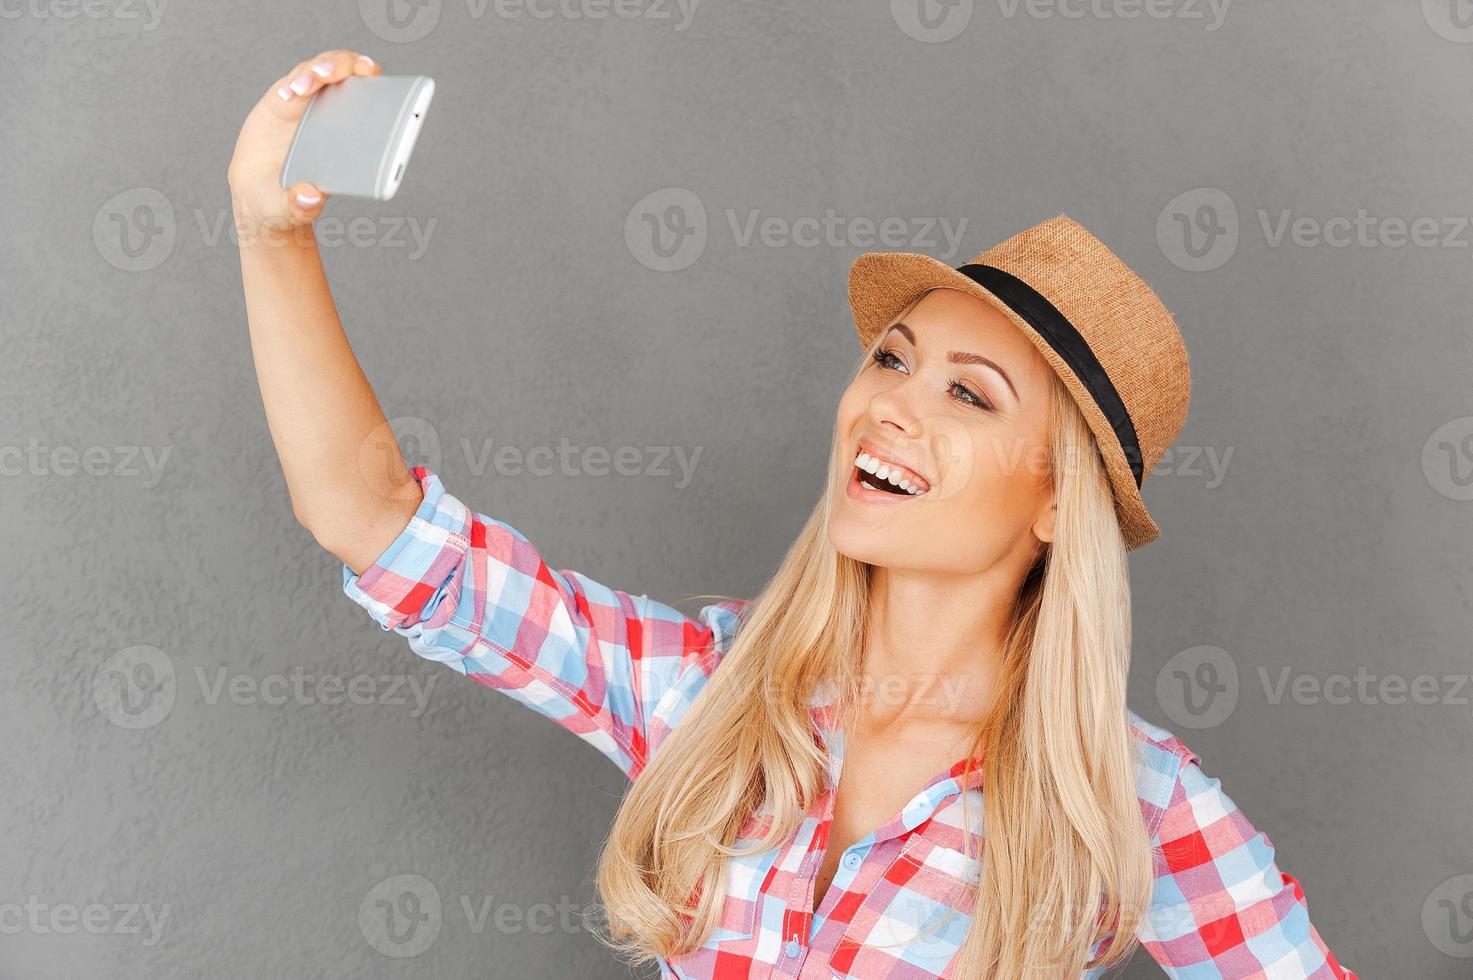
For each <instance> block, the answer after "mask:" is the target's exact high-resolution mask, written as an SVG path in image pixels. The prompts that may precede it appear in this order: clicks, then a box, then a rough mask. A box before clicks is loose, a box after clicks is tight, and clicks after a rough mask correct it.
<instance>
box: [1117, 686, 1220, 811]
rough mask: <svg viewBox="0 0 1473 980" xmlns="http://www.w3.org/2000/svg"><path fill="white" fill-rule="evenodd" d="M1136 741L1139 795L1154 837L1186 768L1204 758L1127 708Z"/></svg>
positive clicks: (1175, 737) (1165, 730)
mask: <svg viewBox="0 0 1473 980" xmlns="http://www.w3.org/2000/svg"><path fill="white" fill-rule="evenodd" d="M1126 714H1127V717H1128V719H1129V722H1130V732H1131V734H1132V735H1133V736H1135V741H1136V795H1137V796H1139V797H1140V801H1141V812H1142V813H1143V814H1144V815H1145V817H1146V826H1147V828H1148V829H1149V830H1150V832H1151V834H1152V835H1153V836H1154V835H1155V833H1156V831H1157V830H1158V829H1159V827H1160V825H1161V818H1162V817H1163V816H1164V815H1165V813H1166V810H1167V808H1168V807H1169V806H1170V805H1171V801H1172V797H1173V796H1175V794H1176V787H1177V785H1178V783H1179V781H1180V779H1181V775H1182V771H1183V770H1184V769H1185V768H1186V767H1187V766H1191V765H1196V764H1197V763H1199V762H1201V761H1202V759H1201V757H1200V756H1199V755H1197V753H1196V752H1194V751H1193V750H1192V749H1191V748H1190V747H1188V746H1187V744H1186V743H1185V742H1183V741H1182V740H1181V739H1180V738H1179V737H1177V735H1176V734H1175V733H1173V732H1171V731H1169V730H1167V729H1165V728H1162V727H1161V726H1160V725H1157V724H1154V723H1152V722H1149V721H1147V720H1146V719H1144V718H1142V717H1141V716H1140V715H1138V714H1136V713H1135V712H1134V711H1131V710H1130V709H1129V708H1127V709H1126Z"/></svg>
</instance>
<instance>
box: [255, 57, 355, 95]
mask: <svg viewBox="0 0 1473 980" xmlns="http://www.w3.org/2000/svg"><path fill="white" fill-rule="evenodd" d="M356 60H357V55H356V53H355V52H352V51H348V50H345V49H343V48H337V49H334V50H331V51H323V52H322V53H321V54H319V55H317V56H316V57H315V58H308V59H307V60H306V61H303V62H301V63H300V64H298V65H297V66H296V67H294V68H293V69H292V70H291V71H290V72H288V73H287V74H285V75H283V76H282V77H281V78H279V79H278V80H277V81H276V84H275V85H273V86H272V89H271V90H272V92H273V93H275V96H276V98H277V99H278V100H279V101H280V102H281V103H282V104H287V105H289V104H291V103H293V102H296V101H301V100H306V99H308V98H311V96H312V95H313V93H315V92H316V91H317V90H318V89H320V88H322V87H323V86H326V85H332V84H333V83H335V82H340V81H342V80H343V79H345V78H347V77H348V76H350V75H352V74H354V71H355V68H354V65H355V62H356Z"/></svg>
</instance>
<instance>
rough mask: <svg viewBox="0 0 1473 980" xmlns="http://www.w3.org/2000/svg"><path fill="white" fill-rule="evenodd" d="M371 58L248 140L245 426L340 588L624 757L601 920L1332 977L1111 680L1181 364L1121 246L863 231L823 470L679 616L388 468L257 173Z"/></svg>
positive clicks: (396, 457) (893, 956) (341, 68)
mask: <svg viewBox="0 0 1473 980" xmlns="http://www.w3.org/2000/svg"><path fill="white" fill-rule="evenodd" d="M378 71H379V68H378V67H377V66H376V65H375V64H374V63H373V62H371V61H369V60H367V59H365V58H363V57H361V56H356V55H354V54H353V53H351V52H347V51H328V52H325V53H323V54H322V55H320V56H318V57H316V58H313V59H310V60H309V61H305V62H303V63H302V64H300V65H298V66H296V67H295V68H293V69H292V70H291V71H290V72H288V73H287V74H286V75H284V76H282V78H280V79H279V80H278V81H277V82H275V83H274V84H273V85H272V86H271V87H270V88H269V89H268V90H267V92H266V93H265V95H263V96H262V97H261V100H260V101H259V103H258V104H257V105H256V106H255V108H254V109H253V110H252V111H251V113H250V115H249V117H248V118H247V119H246V121H245V124H244V126H243V128H242V130H241V133H240V137H239V140H238V142H237V144H236V147H235V155H234V158H233V159H232V161H231V164H230V170H229V180H230V186H231V191H232V199H233V201H234V206H235V218H236V223H237V228H238V230H239V231H240V241H241V249H240V252H241V267H242V278H243V281H244V287H245V294H246V305H247V311H248V314H249V319H250V332H251V345H252V352H253V355H254V358H255V364H256V371H257V374H258V376H259V379H260V385H261V394H262V398H263V400H264V403H265V407H266V414H267V419H268V422H269V424H270V428H271V434H272V438H273V439H274V441H275V444H276V447H277V450H278V452H279V454H280V456H281V462H282V469H283V471H284V473H285V476H286V481H287V485H288V488H289V489H290V493H291V500H292V506H293V511H294V513H295V515H296V516H297V518H298V520H299V521H300V522H301V523H302V524H303V525H304V526H305V527H306V528H307V529H309V530H310V531H311V533H312V534H313V535H314V537H315V538H316V540H317V541H318V542H319V543H320V544H321V545H322V546H323V547H325V548H326V549H328V550H329V551H331V552H332V553H333V554H335V555H337V556H338V557H339V558H340V559H341V560H342V562H343V563H344V567H343V587H344V590H345V592H346V593H347V594H348V595H349V596H350V597H351V598H352V599H354V600H355V601H356V602H358V603H359V604H361V605H362V606H363V607H364V609H366V610H367V611H368V612H369V614H370V615H371V616H372V617H373V618H374V619H375V620H376V621H377V622H378V623H379V624H380V625H381V626H382V627H383V628H384V629H385V630H388V629H393V630H395V631H397V632H398V633H400V634H401V635H403V636H405V637H406V638H407V640H408V644H409V646H410V647H411V649H412V650H413V651H414V652H416V653H418V654H419V655H421V656H423V657H427V658H429V659H432V660H436V661H440V662H442V663H444V664H446V665H448V666H450V667H452V668H453V669H455V670H456V671H459V672H460V673H463V674H465V675H466V676H467V677H469V678H471V679H472V680H475V681H478V682H480V683H481V684H484V685H486V686H487V687H491V688H495V689H497V690H499V691H503V692H505V693H506V694H507V695H509V696H511V697H513V698H515V699H517V700H518V701H521V702H522V703H524V704H526V705H528V706H529V707H531V708H532V709H534V710H535V711H538V712H540V713H542V714H544V715H546V716H547V717H549V718H551V719H553V720H554V721H555V722H557V723H558V724H560V725H562V726H563V727H565V728H567V729H568V730H570V731H572V732H574V733H576V734H577V735H579V736H580V737H581V738H583V739H584V740H586V741H587V742H589V743H590V744H591V745H593V746H594V747H595V748H597V749H598V750H599V751H601V752H602V753H604V754H605V755H606V756H607V757H608V758H610V759H611V760H612V761H613V762H614V763H616V764H617V765H618V766H619V767H620V768H621V769H622V770H623V771H624V772H625V773H626V774H627V775H628V776H629V777H630V779H631V785H630V788H629V791H628V795H627V796H626V798H625V800H624V801H623V804H622V806H621V807H620V809H619V812H618V816H617V818H616V820H615V823H614V826H613V828H612V831H611V833H610V836H609V839H608V841H607V843H606V845H605V847H604V850H603V853H602V856H601V860H600V864H599V869H598V885H599V892H600V895H601V898H602V902H603V906H604V910H605V912H606V914H607V918H608V922H607V926H608V935H607V936H606V937H604V938H605V939H606V941H608V942H610V943H611V944H613V945H615V946H616V947H617V948H619V949H620V950H622V951H624V952H625V953H627V954H629V956H630V957H631V959H635V960H642V961H658V962H659V963H660V965H661V969H662V971H663V973H664V975H666V976H673V977H684V978H737V977H798V978H817V977H822V978H825V980H827V978H831V977H856V978H880V977H903V978H910V980H916V978H927V977H965V978H981V977H1018V976H1024V975H1027V976H1049V977H1080V976H1087V977H1096V976H1099V975H1100V974H1101V973H1103V971H1104V970H1105V968H1106V967H1107V966H1110V965H1113V964H1117V963H1120V962H1123V961H1124V958H1125V957H1127V956H1128V954H1129V953H1130V952H1131V951H1132V950H1133V948H1134V947H1135V945H1137V944H1141V945H1144V947H1145V948H1146V949H1147V950H1148V951H1149V953H1150V954H1151V955H1152V956H1153V957H1154V958H1155V959H1156V960H1157V961H1158V962H1159V963H1160V964H1161V965H1162V966H1163V967H1164V968H1165V970H1166V972H1167V973H1168V974H1169V975H1171V976H1176V977H1190V978H1194V980H1196V978H1206V977H1265V978H1267V977H1274V978H1291V977H1292V978H1298V977H1315V978H1331V977H1338V978H1353V977H1354V976H1355V974H1354V973H1352V972H1351V971H1350V970H1348V969H1346V968H1345V967H1342V966H1340V965H1339V964H1338V963H1337V962H1336V960H1335V957H1334V956H1333V955H1332V954H1331V953H1330V951H1329V949H1328V948H1327V947H1326V945H1325V943H1324V942H1323V940H1322V939H1321V937H1320V935H1319V933H1318V932H1317V930H1316V929H1315V928H1314V926H1313V925H1311V923H1310V921H1309V916H1308V909H1307V904H1306V900H1305V897H1304V893H1303V891H1302V890H1301V888H1300V886H1299V883H1298V882H1297V881H1296V880H1295V879H1294V878H1293V877H1292V876H1290V875H1289V874H1287V873H1285V872H1283V871H1281V870H1280V869H1279V867H1278V866H1277V864H1276V862H1275V852H1274V847H1273V845H1272V843H1271V842H1270V841H1269V838H1268V837H1267V836H1266V835H1265V834H1263V833H1260V832H1257V831H1255V830H1254V828H1253V827H1252V826H1251V824H1250V823H1249V822H1248V820H1247V819H1246V818H1245V817H1244V815H1243V814H1242V812H1241V811H1239V810H1238V808H1237V807H1236V806H1235V805H1234V804H1233V802H1232V800H1231V799H1230V798H1229V797H1228V796H1227V795H1225V794H1224V793H1223V792H1222V790H1221V788H1220V786H1219V782H1218V780H1217V779H1215V778H1211V777H1208V776H1207V775H1206V774H1205V773H1204V772H1203V770H1202V769H1201V768H1200V766H1199V765H1198V763H1199V762H1200V761H1201V760H1200V758H1199V757H1198V756H1197V755H1196V754H1195V753H1193V752H1192V751H1191V750H1190V749H1188V748H1187V747H1186V746H1185V745H1184V744H1183V743H1182V742H1181V741H1180V740H1179V739H1178V738H1176V737H1175V736H1174V735H1172V734H1171V733H1170V732H1168V731H1166V730H1164V729H1162V728H1160V727H1157V726H1155V725H1153V724H1150V723H1149V722H1147V721H1145V720H1144V719H1142V718H1141V717H1139V716H1138V715H1136V714H1135V713H1134V712H1133V711H1131V710H1130V709H1129V708H1128V707H1127V706H1126V700H1125V698H1126V677H1127V672H1128V667H1129V661H1130V615H1129V610H1130V602H1129V586H1128V580H1127V570H1128V564H1127V561H1126V556H1127V552H1128V551H1129V550H1130V549H1133V548H1136V547H1139V546H1141V545H1142V544H1145V543H1148V542H1149V541H1151V540H1153V539H1154V538H1155V537H1156V536H1157V535H1158V533H1159V530H1158V528H1157V526H1156V524H1155V523H1154V522H1153V521H1152V519H1151V518H1150V516H1149V515H1148V514H1147V513H1146V510H1145V506H1144V503H1143V501H1142V499H1141V497H1140V493H1139V490H1140V485H1141V483H1142V482H1143V480H1144V477H1145V475H1146V474H1147V473H1149V472H1150V470H1151V468H1152V467H1153V466H1154V465H1155V463H1156V462H1157V461H1158V460H1159V458H1160V456H1161V454H1162V453H1163V452H1164V451H1165V449H1166V447H1167V446H1168V445H1169V444H1170V443H1171V442H1172V440H1174V439H1175V437H1176V434H1177V432H1178V431H1179V430H1180V428H1181V426H1182V424H1183V422H1184V421H1185V418H1186V412H1187V402H1188V397H1189V392H1190V378H1189V374H1188V362H1187V356H1186V351H1185V348H1184V347H1183V345H1182V342H1181V336H1180V334H1179V332H1178V331H1177V328H1176V325H1175V323H1174V322H1173V321H1172V318H1171V316H1170V314H1169V313H1168V312H1167V310H1166V309H1165V308H1164V307H1163V306H1162V305H1161V303H1160V301H1159V299H1157V297H1156V296H1155V295H1154V294H1153V293H1152V292H1151V291H1150V289H1149V288H1148V287H1147V286H1146V285H1145V284H1144V283H1143V282H1141V280H1140V279H1139V278H1138V277H1137V276H1136V275H1135V274H1134V273H1133V272H1132V271H1131V270H1130V269H1129V268H1127V267H1126V266H1125V265H1124V263H1122V262H1121V261H1120V260H1119V259H1118V258H1117V257H1116V256H1115V255H1114V254H1113V253H1111V252H1110V250H1109V249H1108V248H1106V247H1105V246H1104V245H1103V244H1102V243H1101V242H1099V241H1098V240H1097V239H1095V238H1094V237H1093V236H1091V235H1090V234H1089V233H1088V232H1087V231H1085V230H1084V229H1083V228H1082V227H1080V226H1079V225H1078V224H1076V223H1074V222H1073V221H1070V220H1069V219H1068V218H1067V217H1065V216H1062V215H1060V216H1058V217H1056V218H1052V219H1050V220H1048V221H1046V222H1043V223H1041V224H1039V225H1037V226H1035V227H1034V228H1030V229H1028V230H1026V231H1024V232H1020V233H1019V234H1017V235H1015V236H1013V237H1012V238H1009V239H1008V240H1007V241H1005V242H1002V243H1001V244H999V245H997V246H995V247H994V248H992V249H989V250H987V251H986V252H983V253H982V254H981V255H979V256H978V257H977V259H976V260H974V261H973V262H972V263H969V264H968V265H966V266H963V267H962V268H961V269H950V268H948V267H946V266H944V265H942V264H941V263H938V262H935V261H934V260H932V259H929V258H927V257H925V256H920V255H914V254H904V253H896V254H886V253H871V254H868V255H865V256H862V257H861V258H860V259H859V260H858V261H857V262H856V263H855V265H854V267H853V269H852V271H851V275H850V297H851V300H852V303H853V309H854V315H855V322H856V325H857V327H858V330H859V336H860V340H861V342H862V348H863V357H862V359H861V360H860V362H859V365H858V369H857V370H856V372H855V374H854V377H853V381H852V382H851V383H850V385H849V387H848V389H847V390H846V391H845V393H844V395H843V397H842V399H841V400H840V402H839V406H838V412H837V417H836V420H835V428H834V438H833V444H832V447H831V450H830V455H829V464H830V465H829V480H828V485H827V488H826V490H825V492H824V494H823V497H822V499H820V500H819V502H818V504H817V506H816V507H815V508H814V510H813V513H812V515H811V517H810V518H809V520H808V522H807V524H806V526H805V527H804V528H803V530H802V533H801V534H800V536H799V538H798V540H797V542H796V543H794V545H793V546H792V548H791V549H790V551H789V552H788V554H787V556H786V558H785V559H784V560H783V562H782V565H781V566H780V567H779V568H778V570H777V572H776V574H775V575H774V576H773V577H772V579H771V581H770V582H769V583H768V584H767V586H766V587H765V588H764V589H763V590H762V592H761V594H760V595H759V596H757V597H756V598H755V599H753V600H751V601H749V602H744V601H741V600H723V601H717V602H713V603H711V604H709V605H706V606H705V607H704V608H703V609H701V610H700V612H699V613H698V614H697V615H696V616H694V617H688V616H686V615H683V614H682V613H680V612H678V611H677V610H675V609H674V608H672V607H670V606H667V605H664V604H661V603H659V602H655V601H653V600H651V599H649V598H648V597H646V596H643V595H630V594H628V593H625V592H620V591H617V590H614V589H611V588H609V587H607V586H604V585H602V584H600V583H598V582H596V581H593V580H592V579H590V578H588V577H587V576H585V575H583V574H581V573H578V572H575V571H572V570H569V569H554V568H552V567H550V566H549V565H548V564H547V563H546V562H545V561H544V559H543V558H542V556H541V555H540V554H539V553H538V551H537V550H536V549H535V548H534V547H533V545H532V544H531V543H530V542H529V541H528V540H527V539H526V538H525V537H523V536H522V535H521V534H520V533H519V532H518V531H516V530H515V529H514V528H512V527H511V526H509V525H507V524H505V523H503V522H501V521H498V520H496V519H494V518H491V517H487V516H485V515H483V514H480V513H477V512H475V511H473V510H471V509H470V508H469V507H467V506H466V505H465V504H463V503H462V502H461V501H460V500H458V499H457V498H456V497H454V496H452V495H451V494H450V493H449V492H447V491H446V489H445V487H444V486H443V485H442V484H441V482H440V480H439V478H438V477H437V476H436V475H435V474H434V473H431V472H429V471H427V470H425V469H424V468H422V467H416V468H415V469H414V470H413V471H412V472H411V471H409V470H408V469H407V467H406V466H405V463H404V461H403V458H402V457H401V455H400V452H399V448H398V446H397V444H396V443H395V441H394V439H393V435H392V433H391V432H390V431H389V429H388V426H387V423H386V421H385V418H384V415H383V412H382V411H381V410H380V408H379V405H378V403H377V401H376V400H375V398H374V394H373V392H372V390H371V389H370V388H369V385H368V383H367V381H366V380H365V378H364V375H363V373H362V371H361V370H360V369H359V366H358V363H357V361H356V360H355V359H354V356H353V354H352V352H351V350H350V349H349V346H348V342H347V340H346V338H345V337H344V334H343V331H342V328H341V325H340V323H339V321H338V317H337V313H336V310H335V308H334V306H333V302H332V299H331V296H330V295H329V292H328V287H327V283H326V281H325V279H324V276H323V271H322V266H321V263H320V261H319V257H318V254H317V250H316V247H315V244H314V242H313V239H312V236H311V222H312V220H313V219H314V218H315V217H316V216H317V215H318V214H320V212H321V209H322V207H323V204H324V200H323V199H324V195H323V194H321V193H319V192H317V191H316V190H315V189H314V188H312V187H310V186H309V185H298V186H294V187H292V188H289V189H288V190H286V191H284V190H282V189H281V188H280V187H279V186H278V185H277V174H278V172H279V169H280V165H281V160H282V155H283V153H284V151H285V149H286V147H287V144H288V142H289V141H290V139H291V135H292V132H293V129H294V125H295V122H296V120H297V119H298V117H299V116H300V114H301V111H302V107H303V105H304V103H305V101H306V100H307V98H309V97H310V96H311V94H312V93H313V92H315V91H316V90H317V89H319V88H321V87H322V86H324V85H331V84H335V83H337V82H339V81H341V80H342V79H344V78H346V77H348V76H349V75H352V74H360V75H362V74H374V73H377V72H378ZM384 474H387V476H384ZM984 845H985V846H984ZM984 854H985V860H984V859H983V858H984Z"/></svg>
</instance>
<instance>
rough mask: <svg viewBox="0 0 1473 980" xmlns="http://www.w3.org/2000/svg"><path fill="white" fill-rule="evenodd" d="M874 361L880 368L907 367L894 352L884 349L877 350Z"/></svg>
mask: <svg viewBox="0 0 1473 980" xmlns="http://www.w3.org/2000/svg"><path fill="white" fill-rule="evenodd" d="M873 359H874V362H875V363H876V364H878V365H879V366H880V367H905V363H904V362H903V361H901V360H900V356H899V355H898V354H896V353H895V352H894V351H893V350H889V349H887V348H883V347H882V348H880V349H878V350H876V351H875V353H874V357H873Z"/></svg>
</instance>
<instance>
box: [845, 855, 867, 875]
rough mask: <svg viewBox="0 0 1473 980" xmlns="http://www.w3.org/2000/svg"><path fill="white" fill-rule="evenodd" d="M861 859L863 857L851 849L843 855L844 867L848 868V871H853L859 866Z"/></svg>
mask: <svg viewBox="0 0 1473 980" xmlns="http://www.w3.org/2000/svg"><path fill="white" fill-rule="evenodd" d="M863 861H864V858H862V857H860V856H859V855H858V854H855V853H854V852H852V851H851V852H850V853H848V854H845V855H844V867H846V868H848V869H849V870H850V871H853V870H854V869H855V868H857V867H859V866H860V864H861V863H863Z"/></svg>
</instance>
